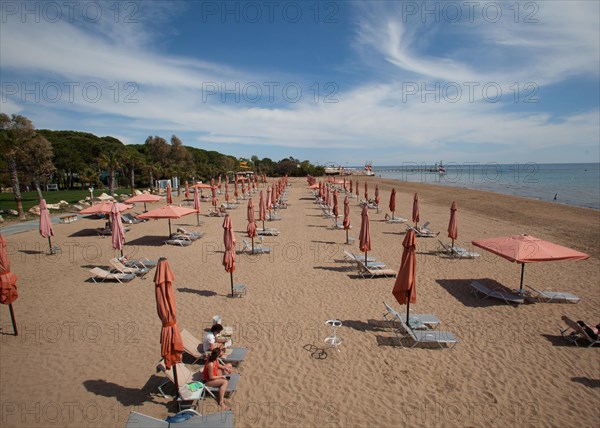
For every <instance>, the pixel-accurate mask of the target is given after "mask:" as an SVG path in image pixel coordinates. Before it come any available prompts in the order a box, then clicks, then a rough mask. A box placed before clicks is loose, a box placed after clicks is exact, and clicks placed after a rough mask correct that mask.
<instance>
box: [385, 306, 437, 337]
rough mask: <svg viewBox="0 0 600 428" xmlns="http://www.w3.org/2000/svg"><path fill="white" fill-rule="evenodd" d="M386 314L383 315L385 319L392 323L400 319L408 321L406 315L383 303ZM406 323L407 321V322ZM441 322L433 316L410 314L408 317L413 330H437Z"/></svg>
mask: <svg viewBox="0 0 600 428" xmlns="http://www.w3.org/2000/svg"><path fill="white" fill-rule="evenodd" d="M383 305H384V306H385V309H386V312H385V313H384V314H383V319H384V320H385V321H388V322H390V323H392V322H397V321H399V319H400V318H401V319H403V320H406V314H401V313H398V312H396V311H395V310H394V309H393V308H392V307H391V306H390V305H388V304H387V303H386V302H383ZM405 322H406V321H405ZM440 323H441V321H440V320H439V319H438V317H436V316H435V315H433V314H410V315H409V317H408V325H409V326H410V328H412V329H413V330H429V329H435V328H437V326H438V325H439V324H440Z"/></svg>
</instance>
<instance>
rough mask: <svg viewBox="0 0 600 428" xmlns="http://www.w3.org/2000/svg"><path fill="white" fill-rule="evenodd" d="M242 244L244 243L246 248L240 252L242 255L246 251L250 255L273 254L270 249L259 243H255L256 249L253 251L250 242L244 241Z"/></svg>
mask: <svg viewBox="0 0 600 428" xmlns="http://www.w3.org/2000/svg"><path fill="white" fill-rule="evenodd" d="M242 242H243V243H244V248H242V249H241V250H240V252H242V253H243V252H244V251H248V252H249V253H250V254H269V253H270V252H271V249H270V248H268V247H263V246H262V245H261V244H260V243H258V242H255V243H254V249H252V245H251V244H250V242H248V241H246V240H245V239H242Z"/></svg>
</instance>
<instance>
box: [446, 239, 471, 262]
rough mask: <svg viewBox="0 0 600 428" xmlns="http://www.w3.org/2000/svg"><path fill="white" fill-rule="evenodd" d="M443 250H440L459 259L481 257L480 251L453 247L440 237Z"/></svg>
mask: <svg viewBox="0 0 600 428" xmlns="http://www.w3.org/2000/svg"><path fill="white" fill-rule="evenodd" d="M438 242H439V244H440V247H441V250H440V252H442V253H445V254H447V255H448V256H450V257H455V258H458V259H474V258H477V257H479V253H473V252H470V251H468V250H466V249H464V248H460V247H451V246H450V245H446V244H444V243H443V242H442V241H440V240H439V239H438Z"/></svg>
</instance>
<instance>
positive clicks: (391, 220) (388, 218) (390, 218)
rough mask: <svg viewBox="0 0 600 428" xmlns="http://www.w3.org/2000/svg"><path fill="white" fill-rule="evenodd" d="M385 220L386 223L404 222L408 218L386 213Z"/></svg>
mask: <svg viewBox="0 0 600 428" xmlns="http://www.w3.org/2000/svg"><path fill="white" fill-rule="evenodd" d="M385 221H386V222H388V223H406V222H407V221H408V220H407V219H405V218H402V217H396V216H394V218H392V217H391V216H390V215H389V214H386V215H385Z"/></svg>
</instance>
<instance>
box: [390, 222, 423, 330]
mask: <svg viewBox="0 0 600 428" xmlns="http://www.w3.org/2000/svg"><path fill="white" fill-rule="evenodd" d="M416 244H417V238H416V234H415V231H414V230H409V231H408V232H406V236H405V237H404V241H402V246H403V247H404V251H403V252H402V259H401V261H400V270H399V271H398V276H397V277H396V282H395V283H394V288H393V289H392V294H393V295H394V297H395V298H396V300H397V301H398V303H400V304H401V305H406V325H409V323H408V319H409V312H410V304H411V303H416V301H417V290H416V285H417V256H416Z"/></svg>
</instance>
